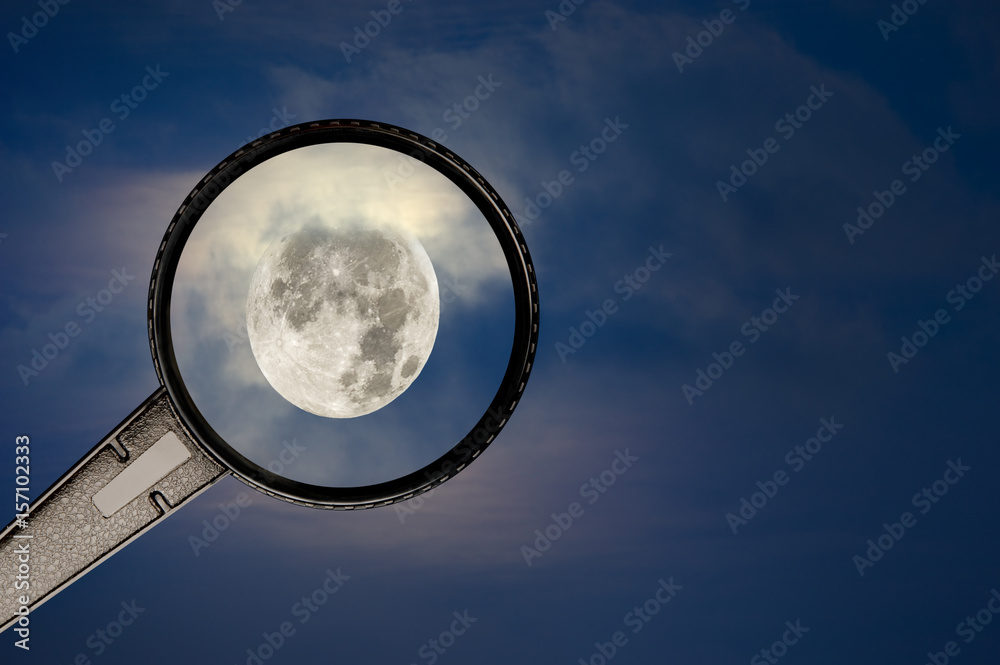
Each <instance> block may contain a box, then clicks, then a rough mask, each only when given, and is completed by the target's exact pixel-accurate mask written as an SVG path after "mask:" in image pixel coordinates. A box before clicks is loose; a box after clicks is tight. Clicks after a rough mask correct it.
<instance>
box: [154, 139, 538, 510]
mask: <svg viewBox="0 0 1000 665" xmlns="http://www.w3.org/2000/svg"><path fill="white" fill-rule="evenodd" d="M326 143H360V144H367V145H374V146H379V147H382V148H388V149H390V150H395V151H397V152H400V153H403V154H404V155H409V156H411V157H415V158H417V159H420V160H421V161H423V162H424V163H425V164H427V165H428V166H430V167H432V168H434V169H435V170H437V171H438V172H439V173H441V174H442V175H444V176H445V177H446V178H448V180H450V181H451V182H453V183H455V185H456V186H458V188H459V189H461V190H462V191H463V192H465V194H466V195H467V196H468V197H469V198H470V199H471V200H472V201H473V203H475V204H476V207H477V208H478V209H479V211H480V212H481V213H482V214H483V216H484V217H485V218H486V220H487V221H488V222H489V225H490V227H491V228H492V229H493V233H494V234H495V235H496V238H497V240H498V241H499V242H500V247H501V248H502V249H503V253H504V257H505V259H506V261H507V266H508V268H509V270H510V277H511V282H512V286H513V288H514V310H515V311H514V314H515V317H514V341H513V345H512V348H511V354H510V361H509V362H508V364H507V370H506V372H505V373H504V377H503V381H502V382H501V384H500V387H499V389H498V390H497V392H496V395H495V396H494V398H493V401H492V402H491V403H490V406H489V408H488V409H487V410H486V413H484V414H483V416H482V417H481V418H480V419H479V421H478V422H477V423H476V425H475V427H473V428H472V430H471V431H470V432H469V433H468V434H467V435H466V436H465V437H463V438H462V439H461V440H460V441H459V442H458V443H457V444H455V446H454V447H452V449H451V450H449V451H448V452H447V453H445V454H444V455H442V456H441V457H439V458H438V459H436V460H435V461H433V462H431V463H430V464H428V465H427V466H425V467H424V468H422V469H419V470H417V471H414V472H412V473H410V474H407V475H405V476H402V477H400V478H396V479H395V480H390V481H388V482H383V483H378V484H374V485H365V486H360V487H327V486H323V485H312V484H309V483H302V482H298V481H295V480H291V479H288V478H285V477H283V476H279V475H277V474H275V473H272V472H271V471H269V470H268V469H266V468H264V467H261V466H259V465H258V464H256V463H254V462H252V461H251V460H249V459H247V458H246V457H244V456H243V455H241V454H240V453H239V452H237V451H236V449H234V448H233V447H231V446H230V445H229V444H228V443H226V441H225V440H224V439H223V438H222V437H221V436H220V435H219V434H218V433H217V432H216V431H215V430H214V429H213V428H212V426H211V425H210V424H209V423H208V421H207V420H206V419H205V417H204V416H203V415H202V413H201V411H199V410H198V407H197V405H196V404H195V403H194V400H192V399H191V395H190V394H189V393H188V390H187V387H186V386H185V384H184V381H183V379H182V378H181V375H180V370H179V368H178V366H177V359H176V357H175V355H174V347H173V341H172V338H171V334H170V301H171V291H172V288H173V283H174V279H175V277H176V274H177V265H178V262H179V260H180V256H181V252H182V251H183V249H184V246H185V244H186V243H187V240H188V238H189V237H190V236H191V232H192V230H193V229H194V227H195V224H197V223H198V221H199V220H200V219H201V216H202V215H203V214H204V212H205V210H206V209H207V208H208V206H209V205H210V204H211V203H212V202H213V201H214V200H215V199H216V198H217V197H218V196H219V194H221V193H222V192H223V191H224V190H225V189H226V187H228V186H229V185H230V184H232V183H233V182H234V181H235V180H236V179H237V178H238V177H240V176H241V175H243V174H244V173H246V172H247V171H249V170H250V169H252V168H253V167H255V166H257V165H259V164H261V163H263V162H265V161H267V160H268V159H271V158H272V157H276V156H278V155H281V154H283V153H286V152H288V151H290V150H295V149H297V148H304V147H307V146H312V145H321V144H326ZM538 315H539V309H538V285H537V282H536V278H535V271H534V266H533V265H532V263H531V256H530V255H529V253H528V246H527V244H526V243H525V241H524V236H523V235H522V234H521V230H520V228H518V225H517V222H516V220H515V219H514V216H513V214H511V212H510V209H509V208H508V207H507V205H506V204H505V203H504V202H503V199H501V198H500V196H499V195H498V194H497V193H496V191H495V190H494V189H493V187H492V186H490V184H489V183H488V182H486V179H485V178H483V177H482V176H481V175H480V174H479V173H478V172H477V171H476V170H475V169H474V168H472V167H471V166H469V164H467V163H466V162H465V161H464V160H463V159H462V158H460V157H458V156H457V155H455V154H454V153H452V152H451V151H449V150H448V149H446V148H445V147H444V146H442V145H439V144H437V143H435V142H434V141H432V140H430V139H428V138H427V137H425V136H421V135H420V134H417V133H415V132H412V131H410V130H407V129H403V128H402V127H396V126H394V125H390V124H386V123H381V122H371V121H367V120H322V121H316V122H307V123H302V124H298V125H293V126H291V127H286V128H284V129H282V130H279V131H277V132H274V133H272V134H269V135H268V136H266V137H263V138H261V139H258V140H256V141H254V142H252V143H249V144H247V145H246V146H244V147H243V148H241V149H240V150H238V151H236V152H235V153H233V154H232V155H230V156H229V157H228V158H227V159H225V160H224V161H223V162H222V163H220V164H219V165H218V166H216V167H215V168H214V169H212V170H211V171H210V172H209V173H208V175H206V176H205V177H204V178H203V179H202V180H201V182H199V183H198V184H197V185H196V186H195V188H194V189H193V190H192V191H191V193H190V194H189V195H188V196H187V198H186V199H185V200H184V203H183V204H182V205H181V207H180V208H179V209H178V211H177V213H176V214H175V215H174V218H173V220H172V221H171V222H170V226H169V227H167V232H166V234H165V235H164V238H163V242H162V243H160V248H159V250H158V251H157V254H156V261H155V262H154V264H153V275H152V279H151V280H150V285H149V303H148V332H149V344H150V350H151V352H152V355H153V364H154V366H155V367H156V373H157V376H158V377H159V379H160V382H161V383H162V384H163V386H164V387H165V388H166V389H167V393H168V395H169V397H170V400H171V402H172V405H173V407H174V409H175V411H176V412H177V415H178V416H179V417H180V419H181V421H182V422H183V423H184V425H185V426H186V428H187V430H188V432H189V433H190V434H191V436H192V438H193V439H194V440H195V441H196V442H197V443H198V444H199V445H200V446H201V447H202V449H203V450H204V451H205V452H206V454H208V455H209V456H211V457H212V458H213V459H215V460H216V461H218V462H219V463H220V464H222V465H223V466H225V467H227V468H228V469H229V470H230V472H231V473H232V474H233V475H235V476H236V477H237V478H239V479H240V480H242V481H243V482H245V483H246V484H248V485H250V486H251V487H253V488H255V489H257V490H259V491H261V492H264V493H266V494H269V495H271V496H274V497H276V498H279V499H284V500H286V501H290V502H292V503H296V504H300V505H305V506H311V507H315V508H329V509H341V510H353V509H358V508H374V507H376V506H384V505H389V504H391V503H396V502H398V501H405V500H407V499H409V498H411V497H413V496H415V495H417V494H420V493H422V492H426V491H427V490H430V489H432V488H434V487H436V486H437V485H440V484H441V483H443V482H444V481H446V480H448V479H449V478H451V477H453V476H454V475H455V474H457V473H458V472H459V471H461V470H462V469H464V468H465V467H466V466H467V465H468V464H469V463H470V462H471V461H472V460H474V459H475V458H476V457H478V456H479V455H480V454H481V453H482V452H483V451H484V450H485V449H486V447H487V446H489V444H491V443H492V442H493V441H494V440H495V439H496V436H497V434H498V433H499V432H500V430H501V429H503V427H504V425H506V424H507V421H508V419H509V418H510V415H511V414H512V413H513V412H514V408H515V407H516V406H517V404H518V402H519V401H520V399H521V396H522V394H523V392H524V387H525V384H526V383H527V380H528V376H529V374H530V373H531V367H532V364H533V363H534V357H535V350H536V348H537V343H538Z"/></svg>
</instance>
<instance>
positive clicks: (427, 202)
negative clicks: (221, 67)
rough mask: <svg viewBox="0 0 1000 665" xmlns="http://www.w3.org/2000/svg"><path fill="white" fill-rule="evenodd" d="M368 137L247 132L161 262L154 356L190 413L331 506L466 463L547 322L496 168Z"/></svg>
mask: <svg viewBox="0 0 1000 665" xmlns="http://www.w3.org/2000/svg"><path fill="white" fill-rule="evenodd" d="M411 136H413V137H415V135H411ZM423 140H424V141H426V139H423ZM372 143H373V142H371V141H362V142H350V141H343V140H338V141H336V142H325V141H316V140H313V141H306V142H305V144H304V145H299V146H292V147H293V148H294V149H291V148H289V147H288V146H284V147H282V148H281V149H278V150H273V151H272V154H267V151H262V152H261V155H257V156H256V157H253V154H254V153H253V147H251V148H250V149H249V150H248V152H247V154H248V155H251V157H249V158H248V157H244V158H243V162H244V164H243V166H246V167H247V168H244V169H242V170H241V171H240V172H239V174H238V177H237V178H235V179H234V180H233V179H232V178H230V179H229V180H230V182H226V183H224V184H223V185H222V186H221V187H218V188H217V189H216V190H215V191H208V190H209V188H210V187H211V186H212V175H211V174H210V176H209V177H208V178H206V180H205V183H208V186H206V187H205V188H204V189H202V190H200V191H199V190H197V189H196V191H195V192H194V193H193V195H192V197H191V198H190V199H189V201H188V202H186V203H185V206H184V207H182V209H181V211H180V212H179V213H178V216H177V217H176V218H175V222H174V223H173V224H171V227H170V230H169V231H168V235H167V239H166V240H165V241H164V244H163V246H161V258H162V260H163V263H164V265H161V262H160V260H159V259H158V261H157V266H156V268H155V269H154V283H153V289H152V291H151V292H152V294H153V295H152V297H153V299H152V300H151V307H153V306H154V303H155V302H156V300H157V297H158V296H162V297H165V300H166V302H167V306H168V309H167V312H166V313H165V314H164V315H161V316H159V317H157V316H156V315H154V316H153V319H152V326H151V337H152V340H153V348H154V356H155V357H156V358H157V359H158V364H157V367H158V369H161V376H163V378H164V379H165V383H166V385H167V387H168V390H169V391H171V394H172V395H173V396H174V399H175V402H176V403H177V404H178V405H179V407H178V410H179V411H180V412H181V414H182V417H184V418H185V420H187V421H188V422H189V424H190V423H191V422H192V421H194V422H195V425H196V426H195V427H192V429H197V430H200V431H197V432H195V433H196V435H198V436H199V438H200V439H201V440H202V441H203V443H206V445H207V447H208V448H209V449H210V450H211V451H212V452H213V453H215V454H216V455H217V456H218V457H220V459H221V460H222V461H223V462H224V463H227V465H228V466H230V467H231V468H233V469H234V471H236V472H237V475H238V476H240V477H242V478H243V479H244V480H246V481H248V482H251V483H252V484H256V485H258V486H260V487H261V489H264V490H265V491H272V493H274V494H276V495H278V496H282V497H283V498H287V499H290V500H299V501H302V502H305V503H315V504H316V505H322V504H324V503H328V504H330V505H334V507H336V505H337V504H338V503H341V502H342V501H341V500H343V499H344V498H345V497H346V503H348V504H350V503H357V504H358V505H360V501H361V500H362V499H363V498H365V497H368V498H372V497H375V496H379V495H384V496H386V497H387V499H388V500H398V499H401V498H405V496H403V495H402V494H401V492H405V491H407V489H411V490H412V489H416V490H417V491H419V490H420V489H426V487H428V486H430V485H432V484H434V483H435V482H440V481H441V480H443V479H446V478H447V477H449V475H451V474H452V473H453V472H454V471H457V470H458V469H460V468H462V467H463V466H464V465H465V464H466V463H467V462H468V461H470V460H471V458H474V457H475V456H476V455H478V453H479V452H480V451H481V449H482V448H483V447H485V445H488V443H489V442H491V441H492V440H493V438H494V437H495V433H496V432H497V431H499V429H500V428H501V427H502V426H503V424H504V423H505V422H506V419H507V416H508V415H509V413H510V412H511V411H512V410H513V408H514V406H515V405H516V402H517V399H518V398H519V396H520V392H521V391H522V390H523V388H524V380H525V378H526V376H527V372H528V370H529V369H530V364H531V363H530V360H531V356H533V353H534V341H535V340H536V339H537V323H536V322H535V321H537V319H536V318H535V317H536V316H537V304H535V303H536V301H533V298H532V299H528V300H531V301H532V302H530V303H528V300H526V299H525V294H528V293H530V294H532V296H533V294H534V292H535V290H534V282H533V274H532V272H531V269H530V262H529V261H528V258H527V253H526V248H525V247H524V245H523V242H520V241H519V239H518V238H519V236H516V235H515V234H514V233H513V231H511V230H510V229H511V228H516V227H513V225H512V220H510V224H511V226H510V227H508V226H507V223H508V221H507V220H508V219H509V212H506V209H505V208H502V202H499V199H498V198H497V197H496V195H495V194H494V193H493V192H492V190H491V189H490V188H489V186H488V185H486V183H485V182H484V181H483V180H482V179H481V178H480V177H478V174H475V172H474V171H471V169H469V168H468V167H465V166H464V163H462V162H461V161H460V160H459V159H458V158H456V157H454V156H453V155H450V154H448V155H447V158H444V157H442V156H441V155H440V154H435V153H434V152H433V151H423V150H420V149H417V150H411V151H410V153H409V154H405V153H403V152H401V151H400V150H398V149H390V148H388V147H382V146H381V145H377V144H372ZM427 144H428V145H430V146H432V147H435V148H436V146H434V144H432V143H430V142H427ZM238 155H239V153H238ZM435 159H436V160H438V161H443V162H444V163H445V165H446V166H454V165H458V166H459V167H460V168H464V171H465V173H462V172H461V171H460V170H459V169H458V168H453V169H452V171H451V173H450V175H449V176H448V177H446V175H445V173H444V172H443V171H445V170H446V169H442V170H438V169H439V168H441V167H440V165H438V168H432V167H431V166H428V164H427V163H425V162H433V161H434V160H435ZM236 161H239V158H238V157H237V160H236ZM225 167H226V164H223V165H220V167H219V169H217V171H216V172H213V173H215V175H220V174H221V175H225V174H226V171H225ZM456 173H457V174H458V175H456ZM463 178H465V179H467V180H468V182H466V181H465V180H463ZM477 181H478V183H479V184H477ZM205 183H202V184H205ZM220 189H221V191H220ZM470 192H471V193H470ZM476 197H479V198H480V200H477V201H474V200H473V199H474V198H476ZM494 202H498V203H497V204H496V205H494ZM199 204H200V209H201V210H203V211H200V212H199V214H197V215H193V213H192V211H191V210H189V209H188V206H190V207H191V208H195V207H196V206H199ZM491 205H492V206H493V207H492V208H491ZM501 209H502V211H501ZM487 215H493V217H492V218H488V217H487ZM505 216H506V217H505ZM185 225H187V226H185ZM175 226H176V227H177V228H176V229H175ZM498 228H504V229H506V230H508V236H506V237H505V236H504V235H503V234H501V233H498ZM505 238H506V243H505V242H504V241H505ZM505 245H506V246H505ZM512 247H513V248H514V250H515V251H514V252H512V251H511V248H512ZM180 248H182V251H180ZM512 255H517V256H515V257H514V258H515V259H518V260H512ZM173 266H176V268H175V270H173ZM516 269H521V270H523V274H524V279H523V280H522V282H521V283H518V282H517V281H512V276H513V275H514V274H515V270H516ZM172 270H173V272H171V271H172ZM161 274H162V275H164V276H165V277H163V278H162V279H160V280H159V281H158V279H157V277H158V276H160V275H161ZM170 278H172V279H170ZM518 289H520V294H519V293H518ZM519 299H520V301H522V304H529V306H530V307H532V309H529V310H528V311H529V312H531V315H530V316H528V317H526V316H525V314H524V312H518V311H516V305H518V306H520V305H519V304H518V303H519ZM161 304H162V303H161ZM154 309H155V308H154ZM164 321H167V322H168V323H169V328H168V329H167V330H165V331H163V330H160V326H163V325H164ZM158 333H159V334H158ZM512 345H513V346H514V349H515V351H514V352H512V350H511V349H512ZM529 349H530V351H529ZM518 358H520V361H518ZM162 370H165V371H162ZM498 387H499V388H498ZM484 413H485V414H486V415H483V414H484ZM487 423H488V424H487ZM460 442H463V443H465V444H466V449H465V450H460V449H461V448H462V445H461V444H460ZM442 460H444V463H443V464H441V465H440V466H439V468H431V467H432V466H433V465H434V464H435V463H440V462H442ZM421 473H422V474H423V475H424V476H425V478H424V479H421V478H419V476H420V474H421ZM322 488H334V489H338V488H339V489H343V488H347V491H346V493H344V492H341V493H340V494H336V493H334V494H329V493H327V494H324V493H323V492H322V491H321V489H322ZM351 488H360V489H359V491H358V492H357V493H356V494H357V496H354V495H352V494H351V492H350V489H351ZM361 490H370V491H361ZM338 497H339V498H338ZM325 499H329V501H325ZM345 507H346V506H345Z"/></svg>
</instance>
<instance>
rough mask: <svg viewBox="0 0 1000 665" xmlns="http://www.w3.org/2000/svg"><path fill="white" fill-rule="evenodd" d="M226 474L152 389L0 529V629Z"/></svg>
mask: <svg viewBox="0 0 1000 665" xmlns="http://www.w3.org/2000/svg"><path fill="white" fill-rule="evenodd" d="M226 473H227V470H226V469H225V468H224V467H222V466H220V465H219V464H218V463H217V462H215V461H214V460H212V459H211V458H209V457H208V456H207V455H206V454H205V453H204V452H202V450H201V448H199V447H198V446H197V445H196V444H195V443H194V441H193V440H192V439H191V437H190V436H189V435H188V434H187V432H186V430H185V428H184V426H183V425H182V424H181V421H180V420H179V419H178V418H177V415H176V414H175V413H174V410H173V408H172V407H171V405H170V400H169V398H168V397H167V391H166V389H165V388H160V389H159V390H157V391H156V392H155V393H153V394H152V396H150V398H149V399H147V400H146V401H145V402H144V403H143V404H142V406H140V407H139V408H138V409H136V410H135V411H134V412H133V413H132V414H131V415H130V416H129V417H128V418H126V419H125V420H124V421H123V422H122V423H121V424H120V425H118V427H116V428H115V429H114V430H112V431H111V433H110V434H108V436H106V437H105V438H104V440H103V441H101V442H100V443H99V444H97V446H96V447H94V449H93V450H91V451H90V452H89V453H87V455H85V456H84V458H83V459H82V460H80V461H79V462H78V463H77V464H76V466H74V467H73V468H72V469H70V470H69V471H67V472H66V473H65V474H64V475H63V477H62V478H60V479H59V480H58V481H56V483H55V484H54V485H53V486H52V487H50V488H49V489H48V490H46V491H45V493H44V494H42V495H41V496H40V497H39V498H38V499H37V500H36V501H35V502H34V503H33V504H32V505H31V508H30V509H29V516H28V518H27V519H26V520H25V522H26V526H23V527H20V526H18V522H17V521H16V520H15V521H14V522H11V523H10V524H9V525H8V526H7V528H6V529H4V530H3V533H2V534H0V580H2V584H3V587H4V592H3V594H0V631H4V630H6V629H7V628H9V627H11V626H12V625H14V623H15V622H16V621H17V620H18V619H19V617H20V615H22V614H24V613H25V612H26V611H30V610H33V609H35V608H37V607H38V606H39V605H41V604H42V603H44V602H45V601H46V600H48V599H49V598H51V597H52V596H54V595H56V594H57V593H59V591H61V590H62V589H64V588H66V587H67V586H68V585H69V584H70V583H71V582H73V581H75V580H76V579H77V578H79V577H81V576H82V575H84V574H85V573H87V572H89V571H90V570H91V569H93V568H94V567H95V566H97V564H99V563H101V562H102V561H104V560H105V559H107V558H108V557H110V556H111V555H112V554H114V553H115V552H117V551H118V550H119V549H121V548H122V547H123V546H125V545H126V544H128V543H129V542H130V541H132V539H134V538H137V537H138V536H139V535H141V534H142V533H143V532H145V531H146V530H147V529H149V528H151V527H153V526H154V525H155V524H157V523H158V522H159V521H160V520H162V519H163V518H165V517H166V516H167V515H168V514H170V512H171V511H173V510H174V509H175V508H177V507H178V506H180V505H182V504H184V503H186V502H187V501H189V500H190V499H192V498H194V497H195V496H196V495H197V494H199V493H200V492H202V491H203V490H205V489H207V488H208V486H209V485H211V484H212V483H214V482H215V481H216V480H218V479H219V478H221V477H222V476H223V475H225V474H226ZM23 566H26V568H27V570H25V567H23ZM25 582H27V586H25V584H24V583H25ZM22 600H27V602H26V603H24V602H21V601H22ZM25 608H26V609H25Z"/></svg>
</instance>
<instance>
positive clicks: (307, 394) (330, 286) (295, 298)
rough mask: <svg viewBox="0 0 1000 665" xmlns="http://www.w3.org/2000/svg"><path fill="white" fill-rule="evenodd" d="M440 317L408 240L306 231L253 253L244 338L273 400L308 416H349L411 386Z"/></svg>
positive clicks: (432, 284)
mask: <svg viewBox="0 0 1000 665" xmlns="http://www.w3.org/2000/svg"><path fill="white" fill-rule="evenodd" d="M440 311H441V303H440V298H439V296H438V282H437V276H436V275H435V273H434V266H433V265H432V264H431V260H430V258H429V257H428V256H427V252H426V251H425V250H424V248H423V246H422V245H421V244H420V241H419V240H417V238H416V237H415V236H413V235H412V234H409V233H406V232H403V231H400V230H388V229H358V228H341V229H328V228H324V227H319V226H310V227H306V228H304V229H302V230H301V231H298V232H297V233H294V234H292V235H289V236H285V237H283V238H281V239H280V240H277V241H275V242H274V243H273V244H272V245H271V246H270V247H268V249H267V250H266V251H265V252H264V254H263V256H261V258H260V261H259V262H258V264H257V268H256V270H255V271H254V274H253V279H252V280H251V283H250V293H249V296H248V298H247V331H248V333H249V338H250V348H251V349H252V351H253V355H254V358H255V359H256V360H257V364H258V366H259V367H260V370H261V372H262V373H263V374H264V376H265V378H267V380H268V382H269V383H270V384H271V386H272V387H273V388H274V389H275V390H276V391H277V392H278V393H279V394H280V395H281V396H282V397H284V398H285V399H286V400H288V401H289V402H291V403H292V404H294V405H295V406H297V407H299V408H300V409H303V410H305V411H308V412H310V413H314V414H316V415H318V416H325V417H328V418H354V417H356V416H362V415H365V414H368V413H371V412H373V411H376V410H378V409H380V408H382V407H383V406H385V405H386V404H388V403H389V402H391V401H392V400H394V399H395V398H396V397H398V396H399V395H400V394H402V393H403V391H405V390H406V389H407V388H408V387H409V386H410V384H411V383H413V381H414V379H416V378H417V375H419V374H420V371H421V370H422V369H423V367H424V365H425V363H426V362H427V359H428V358H429V357H430V354H431V350H432V349H433V347H434V339H435V337H436V336H437V331H438V320H439V317H440Z"/></svg>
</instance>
